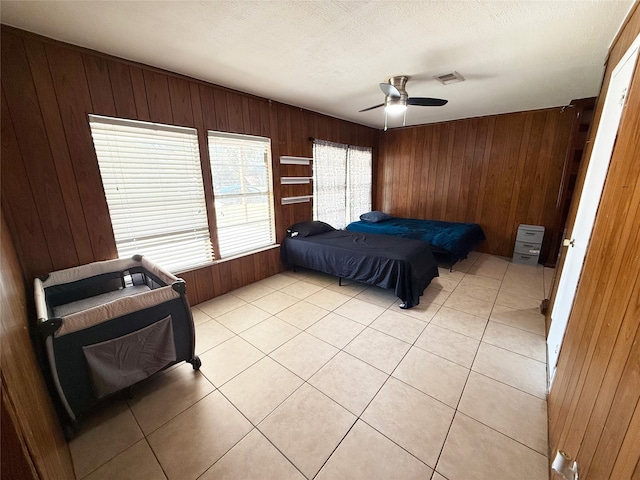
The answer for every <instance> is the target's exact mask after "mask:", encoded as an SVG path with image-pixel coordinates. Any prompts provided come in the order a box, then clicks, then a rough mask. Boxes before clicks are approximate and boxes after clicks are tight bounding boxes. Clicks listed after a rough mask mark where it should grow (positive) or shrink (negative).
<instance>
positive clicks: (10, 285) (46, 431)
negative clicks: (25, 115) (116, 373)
mask: <svg viewBox="0 0 640 480" xmlns="http://www.w3.org/2000/svg"><path fill="white" fill-rule="evenodd" d="M4 161H5V160H4V159H3V162H4ZM0 222H1V227H0V228H1V229H2V230H1V232H0V235H1V238H0V243H1V251H0V264H1V265H2V269H1V273H0V283H1V284H2V288H0V299H1V305H2V320H1V322H2V328H1V329H0V343H1V344H2V360H1V361H2V442H3V443H2V478H16V479H17V478H21V479H22V478H24V479H27V478H43V479H45V478H50V479H60V480H68V479H72V478H75V476H74V473H73V466H72V464H71V455H70V453H69V447H68V446H67V442H66V441H65V439H64V436H63V435H62V430H61V428H60V425H59V423H58V418H57V416H56V414H55V411H54V409H53V406H52V404H51V398H50V397H49V394H48V392H47V388H46V386H45V382H44V379H43V377H42V374H41V371H40V366H39V365H38V362H37V361H36V358H35V355H34V351H33V347H32V345H31V339H30V337H29V333H28V329H27V322H28V320H27V319H28V318H29V317H28V312H29V309H28V307H27V305H29V304H30V303H32V302H29V301H28V300H27V295H26V293H25V286H24V281H23V278H22V272H21V269H20V264H19V263H18V258H17V255H16V250H15V248H14V245H13V242H12V239H11V236H10V235H9V232H8V230H7V228H6V223H5V220H4V214H2V218H1V219H0ZM9 433H12V434H13V435H11V436H10V435H7V434H9ZM6 441H9V442H11V444H5V442H6ZM16 442H17V443H16ZM5 475H6V476H5ZM36 475H37V477H36Z"/></svg>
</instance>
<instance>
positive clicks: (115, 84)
mask: <svg viewBox="0 0 640 480" xmlns="http://www.w3.org/2000/svg"><path fill="white" fill-rule="evenodd" d="M107 64H108V68H109V78H110V79H111V91H112V92H113V103H114V104H115V107H116V116H118V118H130V119H133V118H137V116H136V102H135V96H134V93H133V81H132V80H131V74H130V72H129V67H128V66H127V65H124V64H122V63H119V62H112V61H108V62H107ZM141 120H142V119H141Z"/></svg>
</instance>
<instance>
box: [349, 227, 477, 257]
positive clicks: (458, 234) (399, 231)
mask: <svg viewBox="0 0 640 480" xmlns="http://www.w3.org/2000/svg"><path fill="white" fill-rule="evenodd" d="M347 230H351V231H354V232H364V233H375V234H379V235H393V236H396V237H403V238H412V239H414V240H422V241H423V242H427V243H428V244H429V245H431V247H432V249H433V250H434V252H438V251H441V252H444V253H447V254H448V255H450V256H451V260H452V262H455V261H457V260H462V259H464V258H467V254H468V253H469V252H470V251H471V250H473V249H474V248H475V247H476V246H477V245H478V244H479V243H480V242H482V241H483V240H484V239H485V236H484V232H483V231H482V228H480V225H478V224H477V223H457V222H441V221H438V220H419V219H416V218H392V219H391V220H384V221H382V222H377V223H372V222H362V221H360V222H352V223H350V224H349V225H347Z"/></svg>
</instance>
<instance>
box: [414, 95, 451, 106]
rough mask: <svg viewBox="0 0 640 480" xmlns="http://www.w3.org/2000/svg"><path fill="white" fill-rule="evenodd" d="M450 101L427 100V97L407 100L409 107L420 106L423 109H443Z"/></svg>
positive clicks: (439, 99)
mask: <svg viewBox="0 0 640 480" xmlns="http://www.w3.org/2000/svg"><path fill="white" fill-rule="evenodd" d="M448 101H449V100H443V99H442V98H427V97H410V98H409V99H408V100H407V104H408V105H419V106H421V107H441V106H442V105H446V103H447V102H448Z"/></svg>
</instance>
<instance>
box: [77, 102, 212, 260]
mask: <svg viewBox="0 0 640 480" xmlns="http://www.w3.org/2000/svg"><path fill="white" fill-rule="evenodd" d="M88 118H89V129H90V132H91V136H92V140H93V146H94V151H95V153H96V158H97V161H98V168H99V171H100V177H101V180H102V186H103V189H104V194H105V199H106V201H107V207H108V209H109V217H110V220H111V225H112V229H113V234H114V240H115V244H116V250H117V252H118V256H119V257H120V258H122V257H127V256H130V255H131V254H133V253H139V254H143V255H148V256H149V257H150V258H151V259H154V260H155V261H157V262H158V263H159V264H162V265H163V266H165V268H167V269H170V270H171V271H173V272H182V271H189V270H194V269H196V268H199V267H201V266H204V265H207V264H210V263H212V262H214V261H215V260H216V252H215V250H214V245H213V242H212V238H211V225H210V219H209V215H208V209H207V198H206V191H205V188H204V175H203V171H202V152H201V151H200V141H199V140H200V139H199V134H198V130H197V129H195V128H189V127H179V126H174V125H166V124H160V123H154V122H146V121H139V120H128V119H121V118H114V117H107V116H102V115H94V114H89V116H88ZM110 131H111V132H113V134H114V135H113V136H111V137H110V136H109V132H110ZM161 132H165V133H166V134H167V135H166V136H164V137H163V136H162V133H161ZM154 142H155V143H154ZM145 144H148V145H149V146H148V147H146V148H144V147H143V146H144V145H145ZM150 145H155V146H156V147H155V148H152V147H151V146H150ZM189 157H190V158H189ZM126 159H128V160H129V162H127V161H126ZM161 160H165V161H166V162H165V163H164V166H165V167H166V168H165V169H159V168H157V165H159V164H163V162H162V161H161ZM147 164H148V165H147ZM132 165H137V167H136V166H132ZM151 167H156V168H155V169H154V170H151V171H145V170H144V168H151ZM172 167H173V168H172ZM136 169H139V171H140V175H139V176H138V175H137V174H138V170H136ZM176 172H179V173H180V174H184V176H183V177H179V181H178V182H175V181H174V180H175V175H176ZM132 173H135V174H136V175H131V174H132ZM136 180H137V185H138V187H137V188H138V189H139V190H138V189H136V187H135V184H136ZM158 180H160V181H162V182H163V183H162V184H161V185H162V186H161V187H157V185H158V184H157V183H156V182H157V181H158ZM120 188H122V189H123V191H122V192H120V193H118V192H117V190H119V189H120ZM114 189H115V191H114ZM140 192H146V193H147V196H145V197H142V196H141V193H140ZM167 192H169V193H167ZM181 193H182V194H183V196H180V194H181ZM173 195H175V197H174V196H173ZM176 200H184V201H182V202H177V201H176ZM171 202H173V203H171ZM136 210H137V212H136ZM168 211H172V212H173V214H174V215H175V216H173V217H170V218H172V219H173V221H174V222H176V223H175V224H172V226H173V225H179V224H180V223H181V222H180V213H176V212H182V214H183V215H185V220H183V221H182V224H183V226H187V228H186V229H178V228H171V227H170V226H168V224H167V223H166V221H165V220H166V218H167V212H168ZM119 217H120V218H121V219H122V220H121V221H119V220H118V218H119ZM154 217H155V218H154ZM187 219H190V220H189V221H187ZM137 222H144V223H145V224H147V225H148V227H147V228H150V229H151V231H150V232H149V234H146V235H142V234H140V233H139V232H140V229H139V227H138V226H137V225H136V223H137ZM136 227H137V228H136ZM194 227H195V228H194ZM153 229H155V232H156V233H155V234H152V233H151V232H153V231H154V230H153ZM125 233H126V234H128V237H125V236H124V235H125ZM145 233H147V232H145ZM180 234H182V235H183V238H191V239H192V241H193V242H194V243H196V242H203V249H202V250H201V251H200V252H199V253H197V251H196V249H195V248H190V249H186V250H180V247H179V245H180V244H178V246H175V243H174V240H170V241H169V240H166V239H171V238H175V237H176V236H177V235H180ZM163 241H164V243H166V244H169V242H170V244H171V245H172V248H174V252H180V254H182V255H183V260H185V261H184V262H178V263H176V264H173V263H172V262H171V261H170V260H167V259H166V257H169V258H172V259H173V258H174V255H173V254H172V255H169V254H168V252H167V249H166V247H162V243H163ZM146 242H148V243H146ZM145 244H146V245H147V246H146V247H145V246H144V245H145ZM149 245H150V246H149ZM154 248H157V249H158V250H159V252H158V251H156V252H154ZM150 251H151V252H154V253H149V252H150ZM185 252H196V253H193V255H195V257H191V255H192V254H191V253H189V256H188V257H186V256H185ZM185 257H186V258H185ZM185 262H186V263H185Z"/></svg>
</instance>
